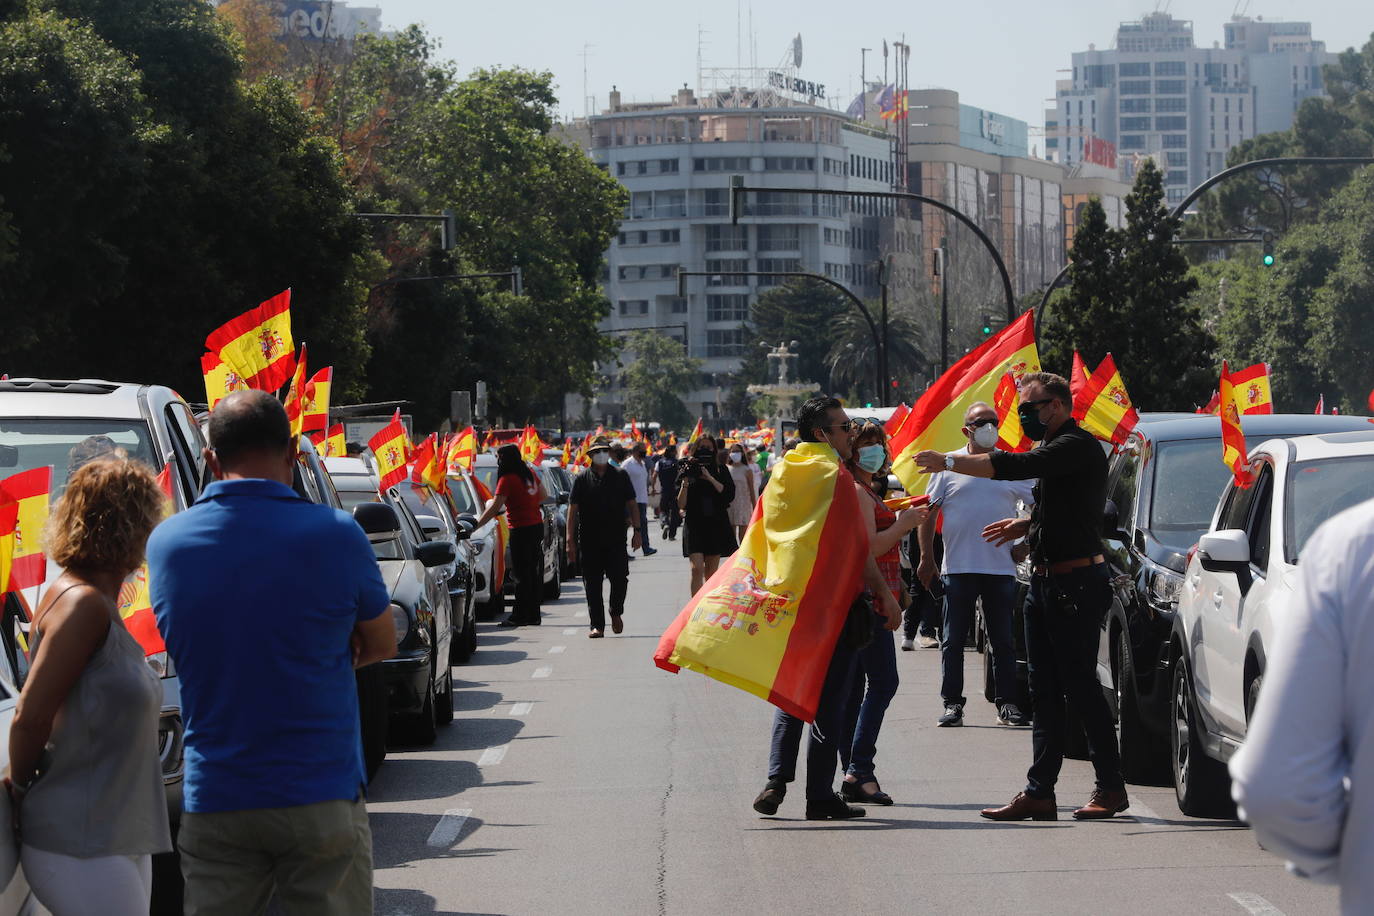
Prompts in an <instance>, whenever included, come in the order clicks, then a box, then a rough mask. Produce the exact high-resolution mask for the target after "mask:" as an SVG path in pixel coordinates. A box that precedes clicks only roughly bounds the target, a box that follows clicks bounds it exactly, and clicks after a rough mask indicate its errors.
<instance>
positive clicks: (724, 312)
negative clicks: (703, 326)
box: [706, 293, 749, 321]
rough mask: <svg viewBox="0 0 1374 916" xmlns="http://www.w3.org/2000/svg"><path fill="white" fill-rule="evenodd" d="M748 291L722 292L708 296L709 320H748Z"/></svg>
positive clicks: (707, 313) (707, 316)
mask: <svg viewBox="0 0 1374 916" xmlns="http://www.w3.org/2000/svg"><path fill="white" fill-rule="evenodd" d="M748 319H749V294H748V293H721V294H715V295H708V296H707V297H706V320H707V321H747V320H748Z"/></svg>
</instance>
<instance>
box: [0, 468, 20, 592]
mask: <svg viewBox="0 0 1374 916" xmlns="http://www.w3.org/2000/svg"><path fill="white" fill-rule="evenodd" d="M18 523H19V500H17V499H15V498H14V497H12V496H10V495H9V494H8V493H6V492H5V491H4V490H2V489H0V596H3V595H4V594H5V592H7V591H9V589H7V588H6V587H5V586H6V585H7V584H8V583H9V581H10V566H11V564H12V563H13V561H14V529H15V526H16V525H17V524H18Z"/></svg>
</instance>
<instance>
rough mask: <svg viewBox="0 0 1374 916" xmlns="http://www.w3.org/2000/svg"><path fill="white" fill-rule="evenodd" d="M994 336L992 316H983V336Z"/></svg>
mask: <svg viewBox="0 0 1374 916" xmlns="http://www.w3.org/2000/svg"><path fill="white" fill-rule="evenodd" d="M991 334H992V316H991V315H984V316H983V336H984V337H988V336H990V335H991Z"/></svg>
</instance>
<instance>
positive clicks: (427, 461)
mask: <svg viewBox="0 0 1374 916" xmlns="http://www.w3.org/2000/svg"><path fill="white" fill-rule="evenodd" d="M412 468H413V469H412V470H411V472H410V482H411V484H412V485H414V486H416V487H423V486H425V485H426V484H428V485H429V486H430V487H431V488H432V489H433V490H434V492H435V493H442V492H444V488H445V487H447V486H448V480H447V477H446V475H445V474H444V455H443V452H442V451H440V449H439V437H438V436H437V435H435V434H433V433H431V434H430V435H429V437H428V438H426V439H425V441H424V442H421V443H420V444H419V446H418V447H416V449H415V462H414V464H413V465H412Z"/></svg>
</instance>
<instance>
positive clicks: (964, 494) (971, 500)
mask: <svg viewBox="0 0 1374 916" xmlns="http://www.w3.org/2000/svg"><path fill="white" fill-rule="evenodd" d="M964 436H965V438H967V439H968V446H967V447H966V448H964V449H960V450H959V451H957V452H952V453H951V454H954V455H959V454H970V455H981V454H985V453H987V452H990V451H992V449H993V446H994V445H996V444H997V411H995V410H993V408H992V407H991V406H989V405H988V404H985V403H983V402H981V401H979V402H977V403H975V404H972V405H970V406H969V409H968V412H967V413H965V414H964ZM1033 485H1034V481H1031V480H990V479H988V478H985V477H970V476H967V475H964V474H955V473H951V472H949V471H945V472H941V473H937V474H934V475H932V476H931V478H930V484H929V486H928V487H927V488H926V493H927V495H929V496H930V501H931V504H932V505H934V504H936V503H939V506H940V513H939V515H940V516H941V517H942V518H943V527H942V528H941V534H942V535H943V536H944V542H945V558H944V568H943V569H942V570H941V579H942V581H943V582H944V586H945V608H944V632H943V634H942V637H941V643H940V664H941V669H942V673H943V677H942V679H941V683H940V696H941V698H942V699H943V700H944V707H945V711H944V715H942V716H940V725H942V726H953V725H962V724H964V706H965V704H966V703H967V702H968V701H967V699H966V698H965V697H964V639H965V637H966V636H967V634H968V630H969V625H970V624H971V623H972V622H973V615H974V608H975V606H976V604H977V601H978V599H979V598H982V599H983V627H984V629H985V630H986V632H987V638H988V647H989V649H990V650H991V651H992V662H993V669H992V670H993V685H994V690H995V693H996V701H995V702H996V706H997V721H998V722H1000V723H1002V724H1003V725H1028V724H1030V722H1029V720H1028V719H1027V718H1026V716H1025V715H1024V714H1023V713H1022V712H1021V710H1020V709H1019V708H1017V706H1016V703H1015V698H1016V655H1015V649H1014V647H1013V643H1012V631H1011V623H1012V604H1013V602H1014V601H1015V599H1016V563H1015V561H1014V560H1013V558H1012V550H1011V549H1009V548H1007V547H1005V546H1003V547H994V546H993V545H991V544H989V543H988V542H987V541H985V540H984V539H983V529H984V528H985V527H987V526H988V525H990V524H992V523H993V522H996V521H1000V520H1002V519H1004V518H1011V517H1013V516H1015V515H1016V508H1017V502H1018V501H1020V502H1024V503H1026V504H1027V505H1029V504H1030V502H1031V500H1032V498H1033V497H1032V496H1031V488H1032V486H1033ZM935 524H936V513H934V512H932V513H931V514H930V516H929V517H928V518H927V519H926V521H925V522H924V523H922V525H921V527H920V530H919V533H918V536H919V538H920V544H921V564H920V566H919V567H918V568H917V570H916V575H917V577H918V578H919V579H920V580H921V583H922V584H923V585H925V586H926V587H929V586H930V582H931V580H932V579H934V578H935V572H936V570H935V561H934V552H933V549H932V548H933V545H934V539H935Z"/></svg>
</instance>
